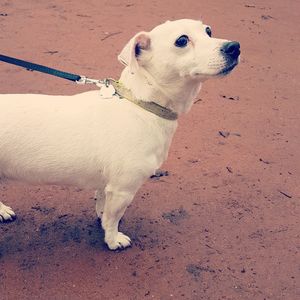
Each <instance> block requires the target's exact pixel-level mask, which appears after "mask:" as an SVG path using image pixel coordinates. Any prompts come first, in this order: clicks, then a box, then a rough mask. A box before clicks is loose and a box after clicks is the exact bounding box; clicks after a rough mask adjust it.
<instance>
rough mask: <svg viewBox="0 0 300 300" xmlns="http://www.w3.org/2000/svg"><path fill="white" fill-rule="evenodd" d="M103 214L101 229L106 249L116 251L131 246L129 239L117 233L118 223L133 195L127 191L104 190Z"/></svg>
mask: <svg viewBox="0 0 300 300" xmlns="http://www.w3.org/2000/svg"><path fill="white" fill-rule="evenodd" d="M105 194H106V199H105V205H104V212H103V216H102V227H103V229H104V231H105V238H104V240H105V242H106V244H107V245H108V248H109V249H111V250H116V249H118V248H126V247H128V246H130V245H131V240H130V238H129V237H128V236H127V235H125V234H123V233H122V232H119V230H118V227H119V221H120V219H121V218H122V216H123V214H124V212H125V210H126V208H127V206H128V205H129V204H130V203H131V201H132V199H133V197H134V194H133V193H131V192H128V191H119V190H109V191H108V190H106V191H105Z"/></svg>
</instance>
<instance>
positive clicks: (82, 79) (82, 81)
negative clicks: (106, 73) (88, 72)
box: [75, 76, 103, 85]
mask: <svg viewBox="0 0 300 300" xmlns="http://www.w3.org/2000/svg"><path fill="white" fill-rule="evenodd" d="M75 82H76V83H77V84H81V85H82V84H88V83H89V84H96V85H98V84H101V83H103V82H102V81H101V80H99V79H91V78H87V77H86V76H80V79H79V80H76V81H75Z"/></svg>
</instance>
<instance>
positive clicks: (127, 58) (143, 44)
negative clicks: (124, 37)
mask: <svg viewBox="0 0 300 300" xmlns="http://www.w3.org/2000/svg"><path fill="white" fill-rule="evenodd" d="M150 44H151V39H150V36H149V34H148V33H147V32H139V33H138V34H136V35H135V36H134V37H133V38H132V39H131V40H130V41H129V42H128V43H127V45H126V46H125V47H124V48H123V50H122V52H121V53H120V55H119V56H118V59H119V61H120V62H121V63H122V64H124V65H125V66H128V67H129V69H130V71H131V72H132V73H134V72H135V71H136V70H137V69H138V67H139V64H138V58H139V56H140V55H141V53H142V50H148V49H150Z"/></svg>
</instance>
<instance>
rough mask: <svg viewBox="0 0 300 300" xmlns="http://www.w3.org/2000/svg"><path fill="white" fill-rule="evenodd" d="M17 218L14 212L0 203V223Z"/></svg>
mask: <svg viewBox="0 0 300 300" xmlns="http://www.w3.org/2000/svg"><path fill="white" fill-rule="evenodd" d="M15 218H16V215H15V213H14V212H13V210H12V209H11V208H10V207H9V206H6V205H4V204H3V203H2V202H0V222H6V221H13V220H14V219H15Z"/></svg>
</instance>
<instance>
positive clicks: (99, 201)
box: [94, 190, 105, 219]
mask: <svg viewBox="0 0 300 300" xmlns="http://www.w3.org/2000/svg"><path fill="white" fill-rule="evenodd" d="M94 199H95V201H96V213H97V216H98V218H99V219H102V215H103V211H104V203H105V194H104V191H103V190H97V191H96V192H95V196H94Z"/></svg>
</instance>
